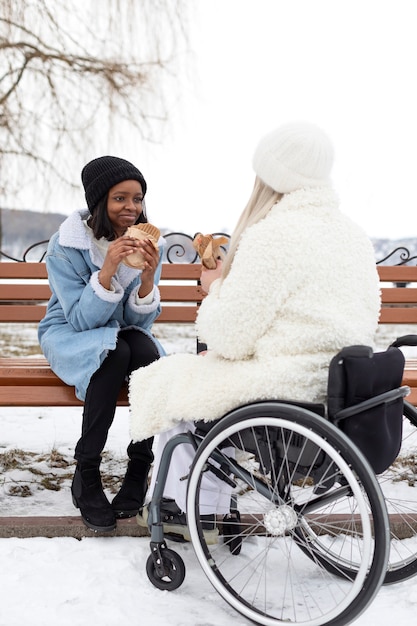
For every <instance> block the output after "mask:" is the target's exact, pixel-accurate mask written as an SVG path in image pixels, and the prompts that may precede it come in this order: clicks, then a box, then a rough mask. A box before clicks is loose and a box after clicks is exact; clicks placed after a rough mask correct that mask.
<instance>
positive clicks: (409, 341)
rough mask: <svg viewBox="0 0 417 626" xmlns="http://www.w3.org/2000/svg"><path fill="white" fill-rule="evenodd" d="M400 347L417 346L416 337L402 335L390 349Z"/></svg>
mask: <svg viewBox="0 0 417 626" xmlns="http://www.w3.org/2000/svg"><path fill="white" fill-rule="evenodd" d="M401 346H417V335H403V336H402V337H398V338H397V339H396V340H395V341H394V342H393V343H392V344H391V345H390V348H401Z"/></svg>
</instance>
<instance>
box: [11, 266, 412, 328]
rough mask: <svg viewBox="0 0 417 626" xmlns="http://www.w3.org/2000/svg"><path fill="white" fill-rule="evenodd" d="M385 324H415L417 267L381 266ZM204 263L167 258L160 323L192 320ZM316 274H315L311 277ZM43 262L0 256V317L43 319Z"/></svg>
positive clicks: (45, 282)
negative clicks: (3, 259) (169, 260)
mask: <svg viewBox="0 0 417 626" xmlns="http://www.w3.org/2000/svg"><path fill="white" fill-rule="evenodd" d="M378 273H379V277H380V280H381V287H382V289H381V294H382V309H381V318H380V323H382V324H417V267H416V266H405V265H402V266H378ZM199 276H200V265H199V264H193V263H164V264H163V266H162V278H161V283H160V292H161V299H162V303H163V309H162V314H161V315H160V317H159V318H158V320H157V322H158V323H192V322H194V320H195V317H196V312H197V307H198V304H199V303H200V302H201V301H202V299H203V297H204V295H203V291H202V289H201V287H200V286H199V284H198V279H199ZM312 279H313V280H314V277H313V278H312ZM50 293H51V291H50V288H49V285H48V279H47V273H46V266H45V263H29V262H28V263H14V262H0V322H39V321H40V320H41V319H42V317H43V316H44V314H45V307H46V302H47V300H48V299H49V296H50Z"/></svg>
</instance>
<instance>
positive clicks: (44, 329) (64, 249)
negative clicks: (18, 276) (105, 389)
mask: <svg viewBox="0 0 417 626" xmlns="http://www.w3.org/2000/svg"><path fill="white" fill-rule="evenodd" d="M88 215H89V212H88V211H85V210H84V211H83V210H82V211H77V212H75V213H73V214H72V215H70V216H69V217H68V218H67V219H66V220H65V221H64V222H63V223H62V224H61V226H60V228H59V231H58V232H57V233H55V234H54V235H53V236H52V237H51V240H50V242H49V245H48V251H47V255H46V267H47V271H48V278H49V284H50V287H51V290H52V296H51V298H50V300H49V302H48V306H47V311H46V314H45V317H44V318H43V320H42V321H41V322H40V324H39V329H38V338H39V343H40V345H41V348H42V351H43V353H44V355H45V357H46V358H47V360H48V362H49V364H50V366H51V369H52V370H53V371H54V372H55V374H56V375H57V376H59V378H61V379H62V380H63V381H64V382H66V383H67V384H68V385H73V386H75V391H76V396H77V398H79V399H80V400H84V399H85V394H86V391H87V387H88V384H89V382H90V378H91V376H92V375H93V374H94V372H95V371H96V370H97V369H98V368H99V367H100V365H101V364H102V362H103V360H104V359H105V357H106V355H107V353H108V351H109V350H114V349H115V347H116V342H117V335H118V332H119V331H120V330H121V329H125V328H138V329H140V330H141V331H142V332H144V333H145V334H147V335H148V336H149V337H152V339H153V340H154V342H155V344H156V345H157V347H158V350H159V353H160V354H161V355H163V354H164V350H163V348H162V346H161V345H160V344H159V342H158V341H157V340H156V339H155V338H154V337H153V336H152V334H151V328H152V324H153V322H154V321H155V319H156V318H157V317H158V316H159V314H160V312H161V306H160V295H159V290H158V287H157V284H158V282H159V279H160V275H161V263H162V250H161V248H162V247H163V246H164V243H165V242H164V240H163V239H162V238H161V239H160V240H159V242H158V245H159V247H160V252H161V254H160V260H159V265H158V268H157V271H156V273H155V288H154V293H153V300H152V302H151V303H149V304H143V303H140V301H138V296H137V293H138V288H139V287H140V284H141V281H140V276H141V271H140V270H137V269H132V268H130V267H128V266H126V265H124V264H120V265H119V268H118V270H117V274H116V275H115V276H114V277H113V279H112V290H111V291H108V290H106V289H104V288H103V287H102V286H101V285H100V282H99V280H98V274H99V271H100V269H101V267H102V265H103V261H104V252H103V249H102V246H100V245H99V242H97V240H95V239H94V236H93V234H92V231H91V230H90V229H89V228H88V227H87V226H86V225H85V223H84V221H83V220H85V219H86V218H87V217H88Z"/></svg>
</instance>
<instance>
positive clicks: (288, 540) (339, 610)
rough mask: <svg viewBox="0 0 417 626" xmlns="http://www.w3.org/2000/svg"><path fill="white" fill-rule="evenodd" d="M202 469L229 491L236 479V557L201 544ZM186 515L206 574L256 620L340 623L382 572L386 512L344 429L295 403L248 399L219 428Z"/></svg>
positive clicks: (203, 449) (202, 459)
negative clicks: (238, 535) (238, 543)
mask: <svg viewBox="0 0 417 626" xmlns="http://www.w3.org/2000/svg"><path fill="white" fill-rule="evenodd" d="M206 472H213V473H214V474H215V475H216V476H217V478H218V479H219V480H218V482H219V486H220V488H222V487H221V485H222V483H223V484H224V489H225V491H227V489H230V484H231V481H232V482H233V491H234V497H235V498H236V499H237V505H238V508H239V511H240V522H239V525H240V529H241V551H240V550H239V553H237V554H236V553H235V554H233V552H231V551H230V549H229V547H228V545H226V544H225V543H221V542H219V543H218V544H217V545H207V543H206V542H205V540H204V534H203V525H202V523H201V520H200V513H201V515H202V514H203V512H201V511H200V499H201V500H202V501H203V500H204V489H205V484H206V483H207V481H205V480H204V477H205V475H206ZM222 478H223V480H222ZM205 512H206V511H205ZM187 516H188V525H189V531H190V535H191V540H192V543H193V547H194V549H195V552H196V556H197V559H198V561H199V563H200V565H201V566H202V568H203V570H204V572H205V574H206V576H207V577H208V579H209V581H210V582H211V584H212V585H213V586H214V587H215V589H216V590H217V591H218V593H219V594H220V595H221V596H222V597H223V599H224V600H225V601H226V602H228V603H229V604H230V605H231V606H233V607H234V608H235V609H236V610H237V611H238V612H239V613H241V614H242V615H244V616H245V617H246V618H248V619H250V620H252V621H254V622H255V623H257V624H262V625H268V626H269V625H271V624H280V623H285V624H287V623H292V624H303V625H304V626H318V625H321V626H324V625H330V624H331V625H340V626H341V625H343V626H345V625H346V624H348V623H349V622H350V621H351V620H353V619H355V618H356V617H357V616H358V615H359V614H360V613H361V612H362V611H364V610H365V609H366V607H367V606H368V605H369V604H370V602H371V601H372V599H373V598H374V596H375V594H376V593H377V591H378V589H379V588H380V585H381V584H382V581H383V579H384V576H385V572H386V564H387V559H388V552H389V532H388V517H387V512H386V508H385V503H384V500H383V498H382V494H381V491H380V488H379V486H378V482H377V480H376V478H375V475H374V473H373V472H372V470H371V468H370V466H369V464H368V462H367V461H366V460H365V459H364V457H363V455H362V454H361V453H360V452H359V450H358V449H357V448H356V447H355V446H354V445H353V444H352V443H351V442H350V441H349V439H348V438H347V437H346V436H345V435H344V434H343V433H341V432H340V431H339V430H338V429H337V428H336V427H334V426H333V425H332V424H330V423H328V422H327V421H326V420H324V419H323V418H321V417H319V416H317V415H316V414H314V413H312V412H310V411H308V410H305V409H303V408H300V407H297V406H293V405H289V404H285V403H279V402H259V403H254V404H252V405H247V406H244V407H240V408H238V409H236V410H234V411H232V412H231V413H229V414H228V415H227V416H226V417H224V418H223V419H222V420H221V421H220V422H219V423H218V424H216V426H215V427H214V428H213V429H212V430H211V431H210V433H209V435H208V436H207V437H206V438H205V439H204V441H203V442H202V444H201V446H200V447H199V449H198V451H197V454H196V457H195V459H194V462H193V465H192V468H191V472H190V477H189V481H188V494H187ZM371 520H372V522H373V523H372V524H371ZM226 543H227V542H226ZM334 574H337V575H336V576H335V575H334Z"/></svg>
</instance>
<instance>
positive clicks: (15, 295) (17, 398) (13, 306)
mask: <svg viewBox="0 0 417 626" xmlns="http://www.w3.org/2000/svg"><path fill="white" fill-rule="evenodd" d="M378 272H379V276H380V280H381V283H382V309H381V317H380V323H381V324H399V325H411V324H416V331H417V284H416V286H413V287H409V286H407V287H406V286H401V287H398V286H396V285H398V284H401V285H407V284H410V283H414V282H415V283H417V267H414V266H412V267H411V266H378ZM199 274H200V267H199V265H196V264H192V263H184V264H182V263H164V264H163V269H162V279H161V285H160V292H161V299H162V305H163V307H162V313H161V315H160V317H159V318H158V320H157V322H156V323H158V324H160V323H172V324H181V323H192V322H194V321H195V317H196V313H197V307H198V304H199V303H200V302H201V300H202V298H203V292H202V290H201V287H200V286H199V285H198V278H199ZM0 282H1V284H0V290H1V296H0V322H9V323H11V322H14V323H19V324H29V323H30V324H33V323H38V322H39V321H40V320H41V319H42V317H43V316H44V313H45V308H46V302H47V300H48V298H49V296H50V288H49V285H48V280H47V274H46V266H45V263H13V262H0ZM403 382H404V384H406V385H408V386H409V387H410V388H411V390H412V392H411V396H409V398H408V399H409V400H410V401H411V402H412V403H413V404H415V405H417V359H408V360H407V364H406V371H405V375H404V381H403ZM119 404H120V405H127V393H126V389H124V390H122V393H121V395H120V398H119ZM78 405H81V402H80V401H79V400H77V398H76V397H75V394H74V389H73V387H69V386H67V385H66V384H65V383H63V382H62V381H61V380H60V379H59V378H58V377H57V376H55V374H54V373H53V372H52V371H51V369H50V367H49V365H48V363H47V361H46V360H45V358H44V357H43V356H41V355H39V356H33V357H0V406H78Z"/></svg>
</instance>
